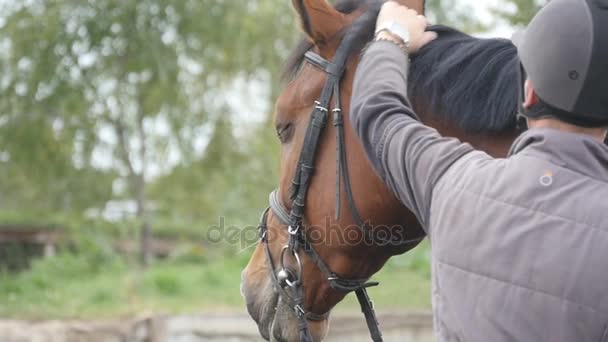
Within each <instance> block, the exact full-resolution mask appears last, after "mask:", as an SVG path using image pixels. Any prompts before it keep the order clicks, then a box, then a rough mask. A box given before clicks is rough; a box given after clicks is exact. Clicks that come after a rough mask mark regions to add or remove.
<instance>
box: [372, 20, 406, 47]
mask: <svg viewBox="0 0 608 342" xmlns="http://www.w3.org/2000/svg"><path fill="white" fill-rule="evenodd" d="M381 32H387V33H389V34H390V35H391V36H393V37H395V38H397V39H398V40H400V41H401V44H398V45H399V46H400V47H401V48H402V49H404V50H405V51H406V52H407V47H408V45H409V42H410V32H409V31H408V30H407V28H405V27H403V26H401V24H399V23H398V22H396V21H389V22H388V23H385V24H382V25H380V26H378V27H377V28H376V37H378V34H379V33H381ZM377 40H378V39H377ZM379 40H382V39H379Z"/></svg>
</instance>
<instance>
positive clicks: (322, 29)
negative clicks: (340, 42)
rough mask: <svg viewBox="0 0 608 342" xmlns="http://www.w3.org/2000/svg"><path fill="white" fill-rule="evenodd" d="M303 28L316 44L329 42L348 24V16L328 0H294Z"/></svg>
mask: <svg viewBox="0 0 608 342" xmlns="http://www.w3.org/2000/svg"><path fill="white" fill-rule="evenodd" d="M292 3H293V7H294V8H295V9H296V12H298V15H299V16H300V24H301V26H302V30H303V31H304V33H306V35H307V36H308V37H309V38H310V40H311V41H312V42H313V43H315V44H316V45H319V44H323V43H325V42H327V41H328V40H329V39H330V38H331V37H332V36H334V35H335V34H336V33H337V32H338V31H340V30H341V29H342V28H343V27H344V26H345V25H346V24H347V22H346V16H345V15H344V14H343V13H340V12H339V11H337V10H336V9H335V8H333V7H332V5H331V4H329V3H328V2H327V0H292Z"/></svg>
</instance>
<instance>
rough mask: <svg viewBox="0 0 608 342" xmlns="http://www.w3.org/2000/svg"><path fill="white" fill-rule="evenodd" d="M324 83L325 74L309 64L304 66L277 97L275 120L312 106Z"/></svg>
mask: <svg viewBox="0 0 608 342" xmlns="http://www.w3.org/2000/svg"><path fill="white" fill-rule="evenodd" d="M305 63H306V62H305ZM324 82H325V74H324V73H323V72H322V71H320V70H317V69H315V68H314V67H313V66H311V65H310V64H306V65H304V66H303V67H302V70H301V71H300V73H299V74H298V75H297V76H296V78H295V79H294V80H293V81H291V82H290V83H289V85H288V86H287V88H285V90H284V91H283V92H282V93H281V95H279V98H278V99H277V104H276V110H277V119H278V120H280V119H283V117H284V116H291V115H295V114H296V113H297V112H299V109H302V108H308V107H310V106H312V105H313V104H314V101H315V100H316V99H317V97H318V96H319V94H320V93H321V89H322V88H323V84H324ZM292 119H295V118H293V117H292Z"/></svg>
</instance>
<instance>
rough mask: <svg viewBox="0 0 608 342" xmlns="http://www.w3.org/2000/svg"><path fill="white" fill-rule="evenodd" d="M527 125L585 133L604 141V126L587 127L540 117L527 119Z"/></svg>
mask: <svg viewBox="0 0 608 342" xmlns="http://www.w3.org/2000/svg"><path fill="white" fill-rule="evenodd" d="M528 127H530V128H552V129H556V130H558V131H564V132H570V133H577V134H585V135H588V136H590V137H592V138H593V139H595V140H597V141H600V142H604V140H605V139H606V132H607V128H606V127H599V128H587V127H580V126H575V125H572V124H569V123H567V122H564V121H560V120H558V119H553V118H542V119H528Z"/></svg>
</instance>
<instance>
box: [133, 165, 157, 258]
mask: <svg viewBox="0 0 608 342" xmlns="http://www.w3.org/2000/svg"><path fill="white" fill-rule="evenodd" d="M136 192H137V196H136V202H137V218H138V220H139V222H140V224H141V227H140V231H139V239H140V245H139V247H140V248H139V251H140V258H141V260H140V261H141V264H142V266H144V267H148V266H150V264H151V263H152V259H153V257H154V256H153V255H152V230H151V228H150V220H149V217H148V210H147V208H146V181H145V180H144V176H143V175H142V174H140V175H139V176H138V177H137V188H136Z"/></svg>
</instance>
